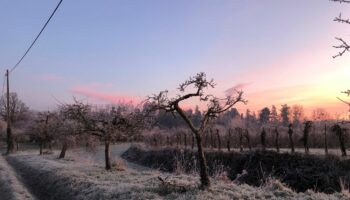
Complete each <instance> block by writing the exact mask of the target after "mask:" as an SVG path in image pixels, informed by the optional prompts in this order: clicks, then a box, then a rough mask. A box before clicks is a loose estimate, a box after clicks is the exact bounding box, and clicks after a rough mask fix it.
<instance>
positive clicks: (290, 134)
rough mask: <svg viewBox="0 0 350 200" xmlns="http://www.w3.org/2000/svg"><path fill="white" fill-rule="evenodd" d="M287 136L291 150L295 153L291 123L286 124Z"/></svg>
mask: <svg viewBox="0 0 350 200" xmlns="http://www.w3.org/2000/svg"><path fill="white" fill-rule="evenodd" d="M288 137H289V145H290V148H291V152H292V153H295V149H294V141H293V125H292V124H289V125H288Z"/></svg>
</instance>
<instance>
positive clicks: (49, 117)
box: [30, 112, 58, 155]
mask: <svg viewBox="0 0 350 200" xmlns="http://www.w3.org/2000/svg"><path fill="white" fill-rule="evenodd" d="M55 115H56V113H53V112H40V113H38V114H37V116H36V118H35V120H34V122H33V124H32V125H31V127H30V135H31V138H32V139H33V140H34V141H35V142H36V143H37V144H38V145H39V154H40V155H42V154H43V148H44V146H46V145H47V144H49V143H51V142H52V141H53V140H54V133H55V132H56V131H57V130H58V126H57V123H56V122H55V120H54V118H55V117H56V116H55Z"/></svg>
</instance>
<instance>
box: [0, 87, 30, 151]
mask: <svg viewBox="0 0 350 200" xmlns="http://www.w3.org/2000/svg"><path fill="white" fill-rule="evenodd" d="M6 102H7V98H6V96H1V99H0V115H1V117H2V118H3V119H4V120H5V121H6V122H8V120H10V122H11V124H13V125H16V123H17V122H19V121H22V120H25V119H27V117H28V111H29V108H28V107H27V106H26V105H25V104H24V103H23V102H22V101H21V100H20V99H19V98H18V96H17V93H10V95H9V110H10V113H9V114H10V117H8V116H7V103H6ZM7 128H8V129H7V152H8V153H11V152H13V151H14V150H15V146H14V142H15V141H14V139H15V138H14V137H13V134H12V131H11V129H10V127H7Z"/></svg>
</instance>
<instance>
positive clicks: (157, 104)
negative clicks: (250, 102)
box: [148, 72, 246, 189]
mask: <svg viewBox="0 0 350 200" xmlns="http://www.w3.org/2000/svg"><path fill="white" fill-rule="evenodd" d="M214 86H215V84H214V81H213V80H207V79H206V75H205V73H203V72H202V73H198V74H197V75H195V76H193V77H190V78H189V80H187V81H185V82H184V83H182V84H180V87H179V91H180V94H178V95H177V96H175V97H173V98H169V97H168V91H162V92H160V93H159V94H156V95H153V96H150V97H149V99H148V100H149V102H150V103H151V104H152V105H154V109H160V110H165V111H166V112H173V113H178V114H179V115H180V116H181V117H182V119H183V120H184V121H185V122H186V124H187V125H188V126H189V128H190V129H191V131H192V133H193V134H194V135H195V136H196V139H197V140H196V141H197V148H198V158H199V164H200V178H201V186H202V188H203V189H204V188H208V187H210V180H209V176H208V166H207V162H206V159H205V156H204V150H203V145H202V137H203V134H204V132H205V129H206V128H207V126H208V123H209V121H210V120H211V119H213V118H216V117H218V115H219V114H220V113H223V112H225V111H227V110H228V109H230V108H231V107H233V106H234V105H235V104H236V103H239V102H242V103H246V101H245V100H244V99H243V98H242V95H243V92H242V91H237V90H235V94H227V96H226V98H223V99H220V98H217V97H215V96H214V95H211V94H206V92H205V90H206V89H207V88H214ZM189 87H192V88H193V89H194V91H188V92H186V90H188V88H189ZM195 97H197V98H198V99H199V101H201V102H207V109H206V111H204V113H203V116H202V119H201V120H200V123H199V126H198V127H197V126H195V125H194V124H193V122H192V120H191V118H190V117H189V116H188V115H186V112H185V111H184V109H183V108H181V106H180V103H181V102H183V101H185V100H188V99H191V98H195Z"/></svg>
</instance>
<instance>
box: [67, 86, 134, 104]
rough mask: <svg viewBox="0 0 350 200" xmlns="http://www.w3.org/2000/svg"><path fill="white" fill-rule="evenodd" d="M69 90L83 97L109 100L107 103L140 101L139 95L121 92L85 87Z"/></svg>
mask: <svg viewBox="0 0 350 200" xmlns="http://www.w3.org/2000/svg"><path fill="white" fill-rule="evenodd" d="M70 91H71V92H73V93H76V94H79V95H83V96H85V97H90V98H93V99H95V100H99V101H104V102H109V103H131V104H137V103H139V102H141V98H140V97H135V96H129V95H122V94H116V93H109V92H99V91H95V90H92V89H90V88H87V87H79V86H78V87H73V88H72V89H71V90H70Z"/></svg>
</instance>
